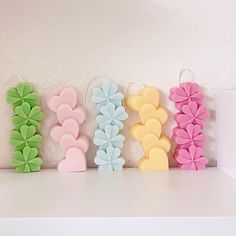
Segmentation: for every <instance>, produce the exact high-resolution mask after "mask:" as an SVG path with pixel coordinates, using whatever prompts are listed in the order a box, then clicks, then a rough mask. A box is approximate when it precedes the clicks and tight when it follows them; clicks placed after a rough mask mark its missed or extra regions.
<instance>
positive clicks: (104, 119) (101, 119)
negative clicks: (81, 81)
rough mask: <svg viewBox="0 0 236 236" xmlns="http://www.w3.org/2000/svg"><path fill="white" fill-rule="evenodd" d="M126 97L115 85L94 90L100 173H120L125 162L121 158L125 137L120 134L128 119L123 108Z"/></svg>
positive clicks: (95, 139)
mask: <svg viewBox="0 0 236 236" xmlns="http://www.w3.org/2000/svg"><path fill="white" fill-rule="evenodd" d="M123 99H124V96H123V94H122V93H121V92H119V91H118V86H117V85H116V84H114V83H105V84H104V85H103V86H102V88H94V89H93V94H92V101H93V102H94V103H95V104H96V105H97V108H98V110H99V114H98V115H97V118H96V122H97V124H98V129H97V130H96V131H95V134H94V140H93V142H94V144H95V145H96V146H98V151H97V153H96V157H95V163H96V164H97V165H98V166H99V167H98V169H99V171H105V172H108V171H119V170H122V169H123V165H124V164H125V160H124V158H123V157H121V149H122V148H123V146H124V141H125V137H124V136H123V135H122V134H120V130H121V129H123V128H124V124H123V122H124V121H125V120H126V119H127V118H128V114H127V113H126V112H125V108H124V107H123V106H122V101H123Z"/></svg>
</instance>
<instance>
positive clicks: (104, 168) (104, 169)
mask: <svg viewBox="0 0 236 236" xmlns="http://www.w3.org/2000/svg"><path fill="white" fill-rule="evenodd" d="M98 170H99V171H101V172H112V171H113V167H112V165H111V164H110V163H108V164H106V165H102V166H99V167H98Z"/></svg>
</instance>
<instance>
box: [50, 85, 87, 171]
mask: <svg viewBox="0 0 236 236" xmlns="http://www.w3.org/2000/svg"><path fill="white" fill-rule="evenodd" d="M47 105H48V107H49V109H50V110H52V111H53V112H55V113H56V116H57V119H58V122H59V124H56V125H54V126H53V127H52V128H51V130H50V135H51V137H52V139H53V140H54V141H55V142H58V143H59V145H60V148H61V149H62V150H63V151H64V154H65V158H64V159H63V160H61V161H60V162H59V164H58V166H57V169H58V171H59V172H78V171H85V170H86V169H87V161H86V153H87V151H88V148H89V139H88V137H87V136H85V135H83V134H80V125H81V124H83V122H84V121H85V117H86V114H85V109H84V107H82V106H80V105H78V104H77V93H76V91H75V90H74V89H73V88H68V87H66V88H64V89H62V90H61V91H60V92H59V94H58V95H54V96H51V97H50V98H48V101H47Z"/></svg>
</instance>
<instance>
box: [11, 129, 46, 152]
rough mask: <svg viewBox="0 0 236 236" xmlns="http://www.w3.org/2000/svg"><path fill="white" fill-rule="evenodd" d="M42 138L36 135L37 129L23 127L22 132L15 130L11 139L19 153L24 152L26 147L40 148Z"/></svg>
mask: <svg viewBox="0 0 236 236" xmlns="http://www.w3.org/2000/svg"><path fill="white" fill-rule="evenodd" d="M41 141H42V137H41V136H40V135H39V134H36V128H35V127H34V126H33V125H31V126H28V125H23V126H22V127H21V128H20V130H19V131H18V130H13V131H12V133H11V137H10V142H11V144H12V145H13V146H14V147H15V148H16V150H17V151H23V149H24V148H25V147H26V146H29V147H31V148H40V146H41Z"/></svg>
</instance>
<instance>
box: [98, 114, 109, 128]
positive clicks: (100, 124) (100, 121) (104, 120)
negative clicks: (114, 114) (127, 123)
mask: <svg viewBox="0 0 236 236" xmlns="http://www.w3.org/2000/svg"><path fill="white" fill-rule="evenodd" d="M96 122H97V123H98V127H99V129H104V128H105V126H106V125H107V124H110V123H111V122H112V118H110V117H106V116H103V115H98V116H97V117H96Z"/></svg>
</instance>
